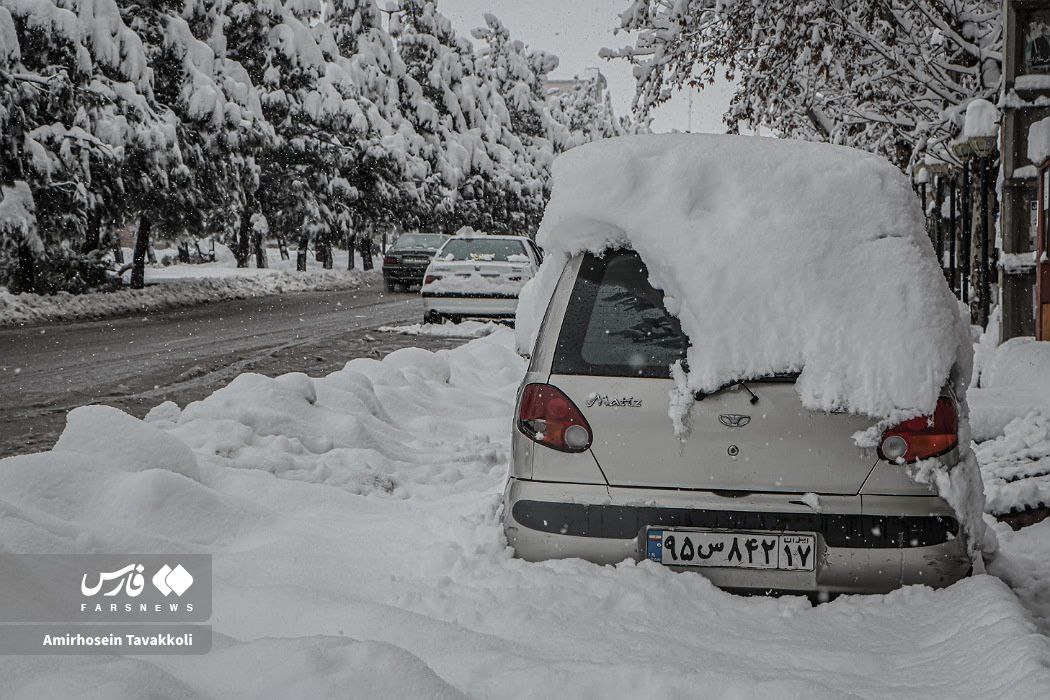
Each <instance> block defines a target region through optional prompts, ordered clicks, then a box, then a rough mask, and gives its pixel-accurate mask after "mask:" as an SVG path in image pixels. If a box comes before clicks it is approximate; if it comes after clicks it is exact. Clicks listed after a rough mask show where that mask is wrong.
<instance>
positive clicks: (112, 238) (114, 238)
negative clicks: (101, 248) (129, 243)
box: [105, 222, 124, 265]
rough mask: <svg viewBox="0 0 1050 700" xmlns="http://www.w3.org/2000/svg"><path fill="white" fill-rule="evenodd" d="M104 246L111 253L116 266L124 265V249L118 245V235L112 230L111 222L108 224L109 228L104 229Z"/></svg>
mask: <svg viewBox="0 0 1050 700" xmlns="http://www.w3.org/2000/svg"><path fill="white" fill-rule="evenodd" d="M105 238H106V245H107V246H108V247H109V248H110V249H112V251H113V262H115V263H117V265H123V264H124V248H123V247H121V245H120V234H119V233H117V231H116V230H115V229H114V228H113V225H112V222H110V226H109V228H107V229H106V234H105Z"/></svg>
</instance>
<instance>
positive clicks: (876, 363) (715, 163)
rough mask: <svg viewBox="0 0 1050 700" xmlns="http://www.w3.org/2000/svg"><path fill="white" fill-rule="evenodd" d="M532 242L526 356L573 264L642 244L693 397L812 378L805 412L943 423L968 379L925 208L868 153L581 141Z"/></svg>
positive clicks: (714, 141) (725, 139)
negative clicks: (792, 376)
mask: <svg viewBox="0 0 1050 700" xmlns="http://www.w3.org/2000/svg"><path fill="white" fill-rule="evenodd" d="M537 242H538V243H539V244H540V245H541V246H542V247H543V248H544V249H545V251H546V253H547V258H546V261H545V263H544V265H543V268H544V269H543V270H542V271H541V272H540V274H539V275H538V276H537V277H536V279H535V281H534V282H533V283H531V284H530V287H529V289H528V290H526V291H525V292H524V293H523V294H522V301H521V304H520V305H519V310H518V319H517V327H518V328H519V334H520V335H519V347H520V349H521V350H522V351H526V352H527V351H528V350H529V349H530V348H531V345H532V343H533V342H534V340H535V334H536V332H537V328H538V325H539V320H540V318H541V317H542V314H543V312H544V309H545V308H546V304H547V301H548V300H549V298H550V294H551V293H552V291H553V288H554V285H555V283H556V281H557V274H558V271H559V270H560V268H561V266H562V263H564V261H565V259H566V257H567V256H570V255H572V254H575V253H578V252H581V251H591V252H593V253H598V254H600V253H601V252H602V251H604V250H607V249H610V248H618V247H631V248H633V249H635V250H636V251H637V252H638V253H639V254H640V255H641V257H642V259H643V260H644V261H645V263H646V266H647V267H648V269H649V274H650V279H651V281H652V283H653V285H654V286H655V287H657V288H658V289H662V290H663V291H664V294H665V304H666V306H667V308H668V310H669V311H670V312H671V313H673V314H674V315H676V316H678V317H679V319H680V320H681V324H682V329H683V330H684V331H685V333H686V334H687V335H688V336H689V340H690V346H691V347H690V349H689V351H688V366H689V372H688V389H689V390H692V391H697V390H700V391H712V390H714V389H716V388H718V387H719V386H721V385H723V384H725V383H726V382H728V381H732V380H736V379H746V378H749V377H758V376H762V375H768V374H771V373H776V372H789V371H798V370H801V371H802V374H801V376H800V377H799V379H798V382H797V385H796V386H797V389H798V392H799V394H800V396H801V398H802V403H803V405H805V406H806V407H807V408H811V409H816V410H824V411H839V410H843V411H849V412H851V413H857V414H862V415H867V416H871V417H872V418H875V419H892V420H900V419H903V418H907V417H912V416H915V415H922V414H927V413H932V411H933V409H934V406H935V404H936V401H937V396H938V394H939V392H940V389H941V387H942V386H943V384H944V382H945V380H946V379H947V378H948V376H949V373H950V371H951V369H952V367H953V365H954V364H955V363H956V362H957V361H960V362H961V364H962V365H963V366H964V368H965V371H967V372H968V367H969V363H970V358H969V353H970V352H971V350H970V347H969V342H968V327H967V326H966V325H965V324H963V323H962V320H961V318H960V314H959V310H958V304H957V302H956V301H955V299H954V297H953V296H952V294H951V292H950V290H949V289H948V286H947V285H946V284H945V281H944V278H943V275H942V274H941V272H940V270H939V269H938V266H937V262H936V259H935V256H934V253H933V249H932V246H931V244H930V241H929V238H928V237H927V235H926V233H925V228H924V224H923V217H922V211H921V207H920V206H919V203H918V200H917V199H916V197H915V195H914V193H913V192H912V191H911V186H910V184H909V182H908V179H907V178H906V177H905V176H904V175H902V174H901V173H900V172H899V171H898V170H897V169H896V168H894V167H893V166H892V165H891V164H890V163H889V162H887V161H885V160H884V159H882V158H880V157H877V156H873V155H871V154H867V153H862V152H860V151H857V150H854V149H850V148H845V147H839V146H831V145H827V144H816V143H808V142H799V141H785V140H779V139H770V138H757V137H743V136H719V135H710V134H661V135H643V136H629V137H621V138H614V139H606V140H603V141H599V142H595V143H590V144H586V145H583V146H580V147H578V148H574V149H572V150H570V151H568V152H566V153H564V154H563V155H561V156H559V157H558V159H557V160H556V161H555V164H554V168H553V193H552V196H551V200H550V203H549V204H548V206H547V210H546V213H545V214H544V218H543V221H542V223H541V225H540V230H539V233H538V236H537ZM669 376H670V375H669Z"/></svg>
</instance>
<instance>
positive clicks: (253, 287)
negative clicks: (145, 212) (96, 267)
mask: <svg viewBox="0 0 1050 700" xmlns="http://www.w3.org/2000/svg"><path fill="white" fill-rule="evenodd" d="M216 253H217V260H216V262H213V263H203V264H200V265H162V264H160V263H158V264H156V265H147V266H146V284H147V286H146V287H145V288H144V289H122V290H120V291H116V292H111V293H104V294H67V293H60V294H55V295H38V294H11V293H9V292H8V291H7V290H6V289H3V288H0V326H5V325H16V324H20V323H43V322H47V321H69V320H77V319H88V318H103V317H106V316H115V315H120V314H131V313H140V312H146V311H160V310H163V309H173V308H178V307H182V306H195V305H197V304H206V303H209V302H214V301H223V300H226V299H243V298H246V297H254V296H266V295H271V294H285V293H288V292H301V291H310V290H335V289H356V288H357V287H360V286H362V285H364V284H367V283H368V281H369V280H372V279H377V278H378V275H379V274H380V266H381V264H382V261H380V260H376V266H375V271H374V272H369V273H366V272H362V270H361V259H360V255H358V256H357V268H356V269H355V270H347V269H346V265H347V253H346V251H335V254H334V255H333V258H334V263H335V267H334V269H332V270H324V269H322V268H321V266H320V264H318V263H317V262H316V260H314V258H313V255H311V256H310V257H309V260H308V264H307V271H306V272H305V273H303V272H296V271H295V256H294V251H293V255H292V259H291V260H281V259H280V255H279V254H278V251H277V249H276V248H274V249H272V250H270V251H269V257H268V259H269V263H270V265H271V267H269V268H265V269H257V268H255V267H248V268H238V267H237V266H236V261H235V260H234V259H233V255H232V253H230V252H229V249H227V248H226V247H225V246H216ZM174 254H175V251H173V250H172V251H168V250H158V251H157V256H158V260H160V259H161V258H162V257H163V256H165V255H169V256H172V257H173V256H174ZM125 259H126V260H130V259H131V251H130V249H125ZM252 264H253V265H254V262H253V263H252ZM127 277H128V275H127V274H125V281H127Z"/></svg>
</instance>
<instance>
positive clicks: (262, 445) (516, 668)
mask: <svg viewBox="0 0 1050 700" xmlns="http://www.w3.org/2000/svg"><path fill="white" fill-rule="evenodd" d="M513 346H514V344H513V339H512V334H511V332H510V331H508V330H502V329H500V330H497V331H496V332H494V333H491V334H489V335H488V336H486V337H484V338H480V339H478V340H474V341H472V342H470V343H468V344H466V345H464V346H461V347H459V348H456V349H453V350H442V351H438V352H436V353H431V352H428V351H424V350H421V349H415V348H412V349H406V350H400V351H397V352H394V353H392V354H390V355H389V356H387V357H386V358H384V359H383V360H381V361H379V360H371V359H356V360H352V361H351V362H349V363H348V364H347V365H346V367H345V368H344V369H343V370H341V371H338V372H335V373H333V374H330V375H328V376H326V377H318V378H311V377H307V376H306V375H303V374H288V375H284V376H281V377H277V378H272V379H271V378H266V377H262V376H260V375H255V374H244V375H241V376H239V377H238V378H236V379H235V380H234V381H233V382H231V383H230V385H228V386H227V387H225V388H223V389H221V390H219V391H217V392H215V393H214V394H213V395H211V396H210V397H208V398H206V399H204V400H202V401H198V402H195V403H192V404H189V405H188V406H186V407H184V408H181V409H180V408H179V407H178V406H175V405H174V404H171V403H165V404H161V405H160V406H158V407H157V408H155V409H154V410H153V411H151V412H150V414H149V415H148V416H147V418H146V420H145V421H139V420H137V419H135V418H132V417H130V416H128V415H126V414H123V413H121V412H120V411H117V410H116V409H112V408H105V407H86V408H79V409H76V410H74V411H73V412H72V413H71V414H70V415H69V421H68V426H67V428H66V431H65V433H64V434H63V436H62V438H61V439H60V441H59V442H58V444H57V445H56V446H55V449H54V450H52V451H50V452H45V453H40V454H34V455H24V456H17V457H12V458H8V459H5V460H2V461H0V541H3V543H4V547H5V548H6V549H8V550H11V551H16V552H48V551H54V552H102V551H126V552H132V551H146V552H158V553H161V552H188V551H203V552H210V553H212V554H213V557H214V570H215V573H214V578H215V585H214V590H215V593H214V614H213V618H212V624H213V626H214V629H215V633H216V634H215V644H214V649H213V651H212V652H211V653H210V654H208V655H206V656H202V657H176V656H152V657H134V658H132V657H122V658H112V657H111V658H105V657H88V656H84V657H57V656H50V657H29V656H24V657H13V656H10V657H2V658H0V687H3V689H4V693H3V694H4V696H5V697H16V698H33V699H36V698H51V697H69V696H71V695H75V694H78V693H81V692H83V690H84V689H85V688H93V689H99V691H98V694H100V695H103V696H105V697H113V698H123V697H138V696H141V695H142V694H143V693H144V692H145V691H146V689H148V691H149V692H150V693H151V694H152V695H153V696H157V697H178V698H183V697H185V698H197V697H215V698H218V697H222V698H240V697H243V698H254V697H336V696H338V697H343V696H346V695H348V694H350V695H355V696H365V697H374V696H388V695H389V696H395V697H420V696H425V697H431V696H433V697H456V696H460V695H461V694H465V695H468V696H473V697H552V696H567V697H575V696H584V697H608V696H611V697H655V696H663V695H674V696H697V695H702V696H704V697H759V696H768V697H777V698H779V697H805V698H842V697H846V696H849V697H858V698H874V697H886V698H890V697H892V698H923V699H924V700H925V699H927V698H931V697H933V698H942V697H943V698H948V697H950V698H998V697H1007V696H1009V697H1041V696H1043V695H1045V692H1046V689H1047V688H1050V670H1048V663H1050V644H1048V640H1047V637H1046V636H1044V635H1045V633H1046V632H1047V631H1048V628H1050V569H1048V564H1047V562H1048V561H1050V523H1043V524H1041V525H1037V526H1033V527H1032V528H1028V529H1027V530H1023V531H1021V532H1018V533H1013V532H1010V531H1009V530H1008V529H1007V528H1004V527H1002V526H999V531H1000V549H999V552H998V553H997V555H996V557H995V559H994V560H993V561H992V562H991V571H992V572H993V573H996V574H998V577H997V576H993V575H978V576H974V577H972V578H969V579H967V580H964V581H962V582H960V583H959V584H956V585H955V586H952V587H951V588H948V589H945V590H939V591H934V590H931V589H928V588H924V587H921V586H913V587H909V588H907V589H904V590H900V591H897V592H895V593H892V594H889V595H885V596H863V597H842V598H839V599H837V600H835V601H833V602H831V603H828V604H824V605H820V606H818V607H812V606H811V605H810V604H809V603H808V602H807V601H805V600H802V599H798V598H784V599H766V598H742V597H736V596H733V595H730V594H727V593H724V592H722V591H720V590H718V589H716V588H714V587H713V586H712V585H711V584H710V583H708V582H707V580H706V579H704V578H703V577H701V576H698V575H694V574H690V573H681V574H679V573H673V572H671V571H668V570H666V569H663V568H661V567H659V566H657V565H655V564H652V563H649V562H643V563H640V564H636V563H632V562H627V563H623V564H621V565H619V566H615V567H599V566H595V565H592V564H588V563H585V562H582V561H578V560H576V561H557V562H547V563H540V564H530V563H526V562H523V561H520V560H516V559H513V558H511V556H510V555H509V553H508V550H507V548H506V547H505V543H504V540H503V537H502V533H501V531H500V526H499V518H498V511H499V504H500V491H501V489H502V486H503V482H504V479H505V475H506V471H507V462H508V450H509V437H510V430H511V413H512V404H513V399H514V389H515V387H516V386H517V383H518V381H519V380H520V378H521V376H522V373H523V372H524V361H523V360H522V359H521V358H520V357H519V356H518V355H517V354H516V353H515V352H514V350H513ZM1000 577H1001V578H1000ZM1004 581H1005V583H1004ZM1007 584H1009V585H1007ZM1011 587H1012V588H1013V590H1011Z"/></svg>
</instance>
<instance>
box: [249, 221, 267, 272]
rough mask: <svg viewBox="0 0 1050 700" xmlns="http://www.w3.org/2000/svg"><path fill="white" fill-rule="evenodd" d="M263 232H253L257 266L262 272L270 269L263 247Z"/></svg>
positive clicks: (253, 246)
mask: <svg viewBox="0 0 1050 700" xmlns="http://www.w3.org/2000/svg"><path fill="white" fill-rule="evenodd" d="M263 243H264V241H263V235H262V231H254V230H253V231H252V248H253V249H254V250H255V266H256V267H257V268H259V269H260V270H263V269H266V268H267V267H269V263H268V262H267V260H266V248H265V247H264V246H263Z"/></svg>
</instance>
